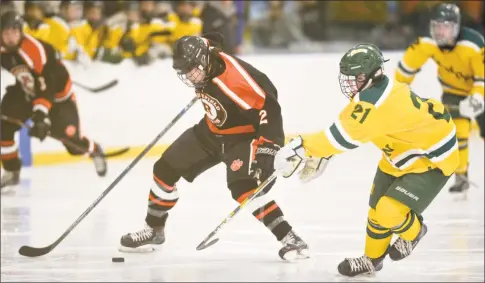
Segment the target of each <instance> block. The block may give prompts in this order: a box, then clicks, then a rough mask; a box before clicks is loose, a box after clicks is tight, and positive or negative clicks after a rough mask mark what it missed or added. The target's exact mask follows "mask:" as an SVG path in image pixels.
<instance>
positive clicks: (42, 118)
mask: <svg viewBox="0 0 485 283" xmlns="http://www.w3.org/2000/svg"><path fill="white" fill-rule="evenodd" d="M32 121H33V122H34V125H33V126H32V128H30V130H29V135H30V136H32V137H36V138H38V139H39V140H40V141H43V140H44V139H45V138H46V137H47V135H48V134H49V131H50V129H51V120H50V119H49V117H47V115H46V114H45V113H44V112H42V111H40V110H38V111H35V112H34V114H33V115H32Z"/></svg>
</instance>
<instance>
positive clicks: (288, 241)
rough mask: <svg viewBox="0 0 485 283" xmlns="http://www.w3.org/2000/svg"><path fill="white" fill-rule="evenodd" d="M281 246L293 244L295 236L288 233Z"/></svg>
mask: <svg viewBox="0 0 485 283" xmlns="http://www.w3.org/2000/svg"><path fill="white" fill-rule="evenodd" d="M282 242H283V245H288V244H290V245H291V244H295V242H296V238H295V235H294V234H293V233H292V232H289V233H288V235H286V237H284V238H283V241H282Z"/></svg>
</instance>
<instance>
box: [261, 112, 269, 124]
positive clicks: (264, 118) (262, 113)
mask: <svg viewBox="0 0 485 283" xmlns="http://www.w3.org/2000/svg"><path fill="white" fill-rule="evenodd" d="M267 115H268V113H266V110H261V111H260V112H259V117H260V120H259V124H260V125H263V124H268V119H266V116H267Z"/></svg>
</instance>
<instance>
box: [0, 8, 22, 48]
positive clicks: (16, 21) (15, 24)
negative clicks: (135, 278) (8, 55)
mask: <svg viewBox="0 0 485 283" xmlns="http://www.w3.org/2000/svg"><path fill="white" fill-rule="evenodd" d="M23 27H24V21H23V19H22V17H21V16H20V14H19V13H17V12H16V11H7V12H5V13H3V14H2V15H1V16H0V44H1V46H2V49H6V50H7V51H9V52H12V51H15V50H17V49H18V47H19V46H20V44H21V43H22V38H23ZM6 29H18V30H19V31H20V40H19V41H18V43H17V44H15V45H13V44H7V43H6V42H4V40H3V31H4V30H6Z"/></svg>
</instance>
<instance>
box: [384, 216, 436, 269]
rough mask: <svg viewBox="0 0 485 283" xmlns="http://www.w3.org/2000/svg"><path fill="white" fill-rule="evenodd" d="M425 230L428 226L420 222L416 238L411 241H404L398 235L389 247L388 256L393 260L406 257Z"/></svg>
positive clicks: (424, 233)
mask: <svg viewBox="0 0 485 283" xmlns="http://www.w3.org/2000/svg"><path fill="white" fill-rule="evenodd" d="M427 232H428V227H427V226H426V225H425V224H424V223H422V222H421V230H419V233H418V236H417V237H416V239H414V240H412V241H406V240H404V239H403V238H401V237H399V238H398V239H397V240H396V241H395V242H394V244H392V246H391V247H390V248H389V257H390V258H391V259H392V260H394V261H398V260H401V259H404V258H406V257H408V256H409V255H410V254H411V252H412V251H413V250H414V248H415V247H416V246H417V245H418V243H419V241H420V240H421V239H422V238H423V237H424V235H426V233H427Z"/></svg>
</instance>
